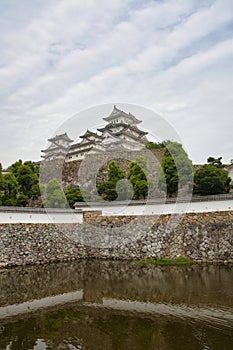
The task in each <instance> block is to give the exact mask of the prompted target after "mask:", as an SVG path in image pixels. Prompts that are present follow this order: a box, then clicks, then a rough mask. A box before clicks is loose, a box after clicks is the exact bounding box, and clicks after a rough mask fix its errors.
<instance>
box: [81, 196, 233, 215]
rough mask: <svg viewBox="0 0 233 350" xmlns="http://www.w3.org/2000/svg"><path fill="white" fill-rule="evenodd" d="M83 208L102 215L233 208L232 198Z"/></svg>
mask: <svg viewBox="0 0 233 350" xmlns="http://www.w3.org/2000/svg"><path fill="white" fill-rule="evenodd" d="M83 210H102V214H103V215H161V214H173V213H174V214H175V213H177V214H179V213H180V214H182V213H204V212H213V211H228V210H233V199H231V200H219V201H204V202H191V203H171V204H158V203H154V204H153V203H147V204H144V205H128V206H127V205H124V204H121V205H101V206H100V205H90V206H89V207H83Z"/></svg>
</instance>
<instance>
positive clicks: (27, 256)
mask: <svg viewBox="0 0 233 350" xmlns="http://www.w3.org/2000/svg"><path fill="white" fill-rule="evenodd" d="M176 219H177V220H179V219H180V218H179V216H178V215H177V217H176V216H174V215H173V216H172V217H171V215H159V216H155V215H154V216H152V215H151V216H140V217H134V216H115V217H111V216H102V215H101V213H100V212H97V213H91V212H85V213H84V223H83V224H69V223H68V224H26V223H25V224H1V225H0V266H1V267H7V266H17V265H26V264H43V263H48V262H55V261H69V260H74V259H81V258H84V259H86V258H88V259H89V258H99V259H140V258H148V257H155V256H157V257H159V256H166V257H170V258H175V257H177V256H187V257H190V258H191V259H193V260H195V261H198V262H213V263H214V262H216V263H217V262H229V263H233V211H226V212H211V213H188V214H185V215H184V216H183V217H182V219H181V220H180V221H179V223H178V224H177V222H178V221H176Z"/></svg>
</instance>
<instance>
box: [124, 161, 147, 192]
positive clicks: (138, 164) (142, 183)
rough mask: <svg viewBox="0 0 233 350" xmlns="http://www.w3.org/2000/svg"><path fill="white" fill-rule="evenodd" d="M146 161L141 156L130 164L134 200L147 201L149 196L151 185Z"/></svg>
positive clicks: (129, 176)
mask: <svg viewBox="0 0 233 350" xmlns="http://www.w3.org/2000/svg"><path fill="white" fill-rule="evenodd" d="M147 175H148V170H147V166H146V160H145V159H144V157H142V156H139V157H137V158H136V159H135V161H133V162H130V164H129V174H128V179H129V181H130V182H131V184H132V186H133V192H134V195H133V199H145V198H146V197H147V195H148V189H149V183H148V180H147Z"/></svg>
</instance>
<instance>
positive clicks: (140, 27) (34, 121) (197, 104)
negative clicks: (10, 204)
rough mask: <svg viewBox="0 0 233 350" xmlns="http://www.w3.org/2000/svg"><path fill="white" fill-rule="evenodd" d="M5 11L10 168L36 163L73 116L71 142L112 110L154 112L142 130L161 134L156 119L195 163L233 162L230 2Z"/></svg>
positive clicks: (3, 87)
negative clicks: (211, 159) (102, 107)
mask: <svg viewBox="0 0 233 350" xmlns="http://www.w3.org/2000/svg"><path fill="white" fill-rule="evenodd" d="M0 11H1V19H0V33H1V34H0V52H1V55H0V140H1V141H0V142H1V144H0V145H1V147H0V162H1V163H2V164H3V166H4V167H7V166H8V165H9V164H11V163H13V162H14V161H16V160H17V159H23V160H27V159H30V160H34V161H37V160H39V159H40V155H41V149H44V148H45V147H46V146H47V139H48V138H49V137H51V136H53V135H54V134H56V132H57V130H61V131H66V130H65V129H64V128H65V126H66V124H67V121H68V120H73V119H72V118H74V116H75V118H76V121H77V120H79V122H78V123H77V122H76V124H75V125H76V127H73V128H71V130H69V131H70V133H71V134H72V135H70V136H71V137H72V138H74V139H76V138H77V137H78V136H79V135H80V134H82V133H84V132H85V129H86V128H87V127H89V128H91V127H94V126H95V125H100V124H102V123H103V121H102V120H101V118H102V117H104V116H106V115H103V116H101V117H100V119H99V120H97V119H96V118H94V117H93V115H91V114H88V113H87V114H85V112H82V111H85V110H88V109H90V108H91V109H92V108H93V107H94V106H100V105H108V109H106V112H108V111H109V113H110V112H111V109H112V106H113V104H117V105H119V106H121V107H122V106H123V107H125V106H126V109H127V111H130V106H131V105H132V106H135V105H136V106H139V107H138V109H135V108H133V107H132V110H133V111H134V112H135V111H136V113H137V111H138V113H139V112H142V109H141V107H144V108H145V109H147V110H150V111H154V112H155V114H153V113H151V115H149V114H148V115H147V116H145V117H144V115H143V113H142V114H141V115H136V116H137V117H138V118H139V119H141V120H142V121H143V122H142V124H140V126H141V127H142V128H143V129H144V130H147V131H148V132H149V135H150V134H151V135H157V129H156V125H157V124H156V120H157V118H156V115H157V116H158V115H159V116H160V118H162V119H163V120H165V122H166V125H169V126H170V127H171V128H172V129H173V130H175V132H176V134H177V135H179V139H180V140H181V141H182V143H183V145H184V147H185V148H186V150H187V152H188V154H189V156H190V158H191V159H192V160H193V162H194V163H204V162H205V161H206V159H207V157H209V156H214V157H220V156H222V157H223V160H224V162H225V163H229V162H230V160H231V159H233V149H232V135H233V1H232V0H216V1H214V0H202V1H199V0H186V1H184V0H168V1H152V0H144V1H143V0H111V1H109V0H98V1H97V0H33V1H31V0H20V1H18V0H0ZM97 109H98V107H97ZM80 113H81V114H80ZM82 113H83V114H82ZM83 115H84V116H85V117H84V118H82V116H83ZM157 136H161V135H157ZM158 138H159V137H158Z"/></svg>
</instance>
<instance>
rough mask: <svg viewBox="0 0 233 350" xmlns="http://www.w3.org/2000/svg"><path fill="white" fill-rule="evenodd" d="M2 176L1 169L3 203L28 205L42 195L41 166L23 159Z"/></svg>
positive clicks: (0, 182)
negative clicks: (40, 186) (40, 183)
mask: <svg viewBox="0 0 233 350" xmlns="http://www.w3.org/2000/svg"><path fill="white" fill-rule="evenodd" d="M7 170H8V173H7V174H5V175H4V176H2V171H0V174H1V175H0V188H1V195H0V197H1V204H2V205H17V206H27V205H30V204H31V201H32V200H36V199H37V198H38V197H39V196H40V188H39V166H37V165H34V164H33V162H31V161H26V162H24V163H23V162H22V160H21V159H19V160H18V161H16V162H15V163H13V164H12V165H10V166H9V167H8V169H7Z"/></svg>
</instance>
